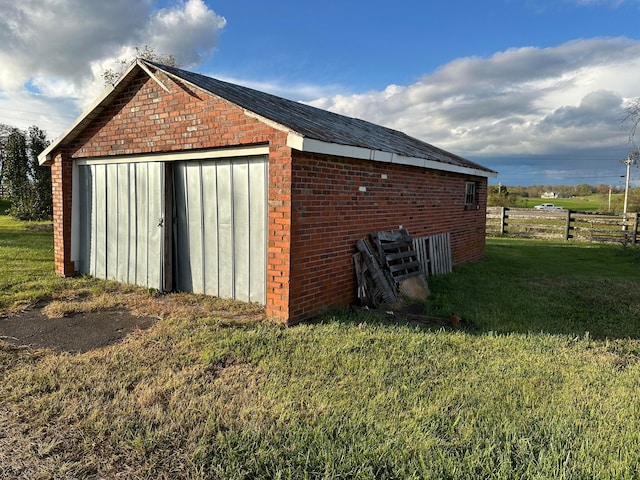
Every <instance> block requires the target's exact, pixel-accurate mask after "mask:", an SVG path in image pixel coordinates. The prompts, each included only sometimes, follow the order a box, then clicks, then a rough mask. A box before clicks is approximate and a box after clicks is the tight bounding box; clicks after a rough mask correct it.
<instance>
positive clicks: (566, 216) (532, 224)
mask: <svg viewBox="0 0 640 480" xmlns="http://www.w3.org/2000/svg"><path fill="white" fill-rule="evenodd" d="M487 234H488V235H509V236H515V237H531V238H563V239H564V240H569V239H574V240H582V241H590V242H618V243H624V244H636V243H637V240H638V214H637V213H628V214H626V215H623V214H603V213H587V212H576V211H573V210H531V209H522V208H507V207H487Z"/></svg>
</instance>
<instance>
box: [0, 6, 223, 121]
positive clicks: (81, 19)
mask: <svg viewBox="0 0 640 480" xmlns="http://www.w3.org/2000/svg"><path fill="white" fill-rule="evenodd" d="M154 3H155V2H154V1H153V0H109V1H98V0H90V1H89V0H56V1H55V2H54V1H51V0H21V1H20V2H16V1H13V0H0V11H2V15H1V16H0V65H2V68H0V93H2V92H4V93H5V96H6V94H7V93H8V92H11V94H12V95H13V96H14V98H20V99H21V100H22V101H26V102H27V103H29V104H31V105H33V104H37V103H38V102H42V101H43V100H44V99H46V98H64V99H69V98H72V99H75V100H76V102H77V106H76V112H75V113H77V109H78V108H82V107H84V106H86V105H87V103H89V102H91V101H92V100H93V99H94V98H95V97H96V96H97V95H98V94H99V93H100V91H101V90H102V89H103V80H102V77H101V74H102V72H103V71H104V70H105V69H106V68H113V67H114V65H115V63H116V62H117V61H118V60H119V59H123V58H131V56H132V52H133V47H134V46H143V45H149V46H150V47H151V48H153V49H154V50H155V51H156V52H157V53H159V54H173V55H175V57H176V59H177V60H178V62H179V63H181V64H183V65H186V66H190V67H192V66H194V65H196V64H198V63H200V62H201V61H202V60H203V59H204V58H206V57H209V56H210V55H212V54H213V52H214V50H215V49H216V47H217V44H218V40H219V34H220V31H221V30H222V29H223V28H224V26H225V23H226V20H225V19H224V18H223V17H220V16H218V15H217V14H216V13H215V12H214V11H213V10H211V9H210V8H209V7H207V5H206V4H205V3H204V1H203V0H184V1H181V0H176V1H175V2H174V3H172V4H171V6H169V7H167V8H164V9H161V10H154ZM34 90H35V91H36V93H38V94H40V96H34ZM14 107H17V106H16V105H14ZM17 108H19V107H17ZM27 111H28V110H27V107H25V108H24V109H23V112H27ZM2 114H3V117H2V118H0V122H3V123H9V122H8V120H7V118H9V115H8V113H7V112H2Z"/></svg>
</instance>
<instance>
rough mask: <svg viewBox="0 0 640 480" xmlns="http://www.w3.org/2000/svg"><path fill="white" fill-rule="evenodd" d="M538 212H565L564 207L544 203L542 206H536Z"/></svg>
mask: <svg viewBox="0 0 640 480" xmlns="http://www.w3.org/2000/svg"><path fill="white" fill-rule="evenodd" d="M533 208H535V209H536V210H564V208H563V207H557V206H555V205H554V204H553V203H543V204H542V205H536V206H535V207H533Z"/></svg>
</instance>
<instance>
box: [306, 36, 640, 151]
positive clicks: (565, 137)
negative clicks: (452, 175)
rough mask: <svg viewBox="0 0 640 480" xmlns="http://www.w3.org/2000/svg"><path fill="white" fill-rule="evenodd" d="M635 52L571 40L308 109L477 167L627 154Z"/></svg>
mask: <svg viewBox="0 0 640 480" xmlns="http://www.w3.org/2000/svg"><path fill="white" fill-rule="evenodd" d="M639 72H640V42H638V41H633V40H629V39H625V38H603V39H589V40H575V41H572V42H569V43H565V44H563V45H560V46H557V47H553V48H544V49H540V48H534V47H525V48H517V49H510V50H507V51H504V52H499V53H496V54H494V55H493V56H491V57H490V58H476V57H469V58H461V59H458V60H455V61H453V62H451V63H449V64H447V65H444V66H442V67H441V68H440V69H438V70H437V71H435V72H434V73H433V74H431V75H427V76H425V77H423V78H421V79H420V80H419V81H418V82H416V83H414V84H412V85H408V86H399V85H390V86H388V87H387V88H386V89H384V90H383V91H375V92H367V93H364V94H357V95H336V96H333V97H328V98H321V99H318V100H315V101H313V102H311V103H312V104H313V105H315V106H318V107H321V108H325V109H328V110H331V111H334V112H338V113H342V114H346V115H350V116H355V117H360V118H365V119H367V120H370V121H373V122H376V123H382V124H384V125H386V126H389V127H391V128H395V129H398V130H402V131H405V132H407V133H409V134H411V135H413V136H416V137H418V138H422V139H424V140H426V141H428V142H430V143H434V144H435V145H438V146H440V147H442V148H445V149H448V150H451V151H454V152H457V153H460V154H462V155H471V156H473V157H475V158H482V157H495V156H503V157H504V156H514V155H547V154H552V153H553V154H559V155H562V154H567V153H570V152H576V151H582V150H592V149H602V148H607V147H616V146H624V145H625V142H626V140H627V137H628V131H625V130H624V129H623V126H622V125H621V121H622V118H623V116H624V109H625V107H626V106H627V105H628V102H629V100H630V99H632V98H635V97H637V96H639V95H640V87H639V85H638V83H637V80H636V79H637V76H638V73H639Z"/></svg>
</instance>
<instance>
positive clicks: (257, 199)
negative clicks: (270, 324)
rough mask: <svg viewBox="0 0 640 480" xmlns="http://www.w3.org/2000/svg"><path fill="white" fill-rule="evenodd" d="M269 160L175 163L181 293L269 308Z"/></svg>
mask: <svg viewBox="0 0 640 480" xmlns="http://www.w3.org/2000/svg"><path fill="white" fill-rule="evenodd" d="M267 165H268V163H267V157H266V156H260V157H240V158H238V157H236V158H233V159H219V160H198V161H184V162H175V163H173V164H172V167H173V197H174V198H173V205H174V225H173V228H174V244H175V245H174V248H175V256H174V268H175V277H174V282H175V287H176V288H177V289H178V290H182V291H187V292H194V293H204V294H208V295H215V296H218V297H221V298H233V299H237V300H242V301H251V302H259V303H262V304H264V303H265V301H266V298H265V282H266V255H267V236H266V235H267V228H266V225H267V178H268V177H267V174H268V172H267V168H268V167H267Z"/></svg>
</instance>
